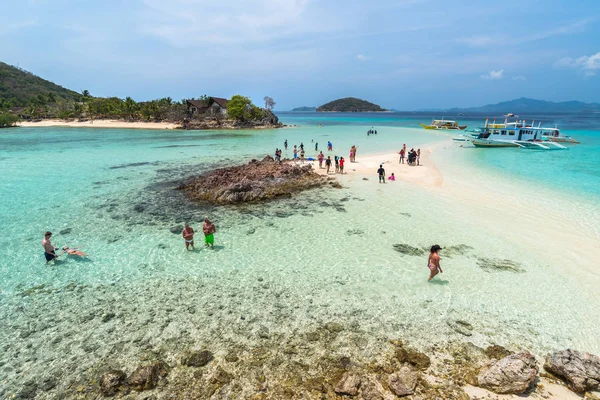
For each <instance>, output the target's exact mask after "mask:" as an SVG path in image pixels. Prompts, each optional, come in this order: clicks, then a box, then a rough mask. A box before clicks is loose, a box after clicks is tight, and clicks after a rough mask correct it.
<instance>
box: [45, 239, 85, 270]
mask: <svg viewBox="0 0 600 400" xmlns="http://www.w3.org/2000/svg"><path fill="white" fill-rule="evenodd" d="M51 238H52V232H50V231H48V232H46V233H45V234H44V239H42V247H43V248H44V257H45V258H46V264H48V263H49V262H50V261H52V260H56V259H58V257H60V256H62V255H63V254H66V255H68V256H79V257H87V254H85V253H84V252H83V251H81V250H80V249H79V248H70V247H68V246H63V248H62V251H63V252H62V253H60V254H56V252H57V251H58V250H59V249H58V247H54V245H52V241H51Z"/></svg>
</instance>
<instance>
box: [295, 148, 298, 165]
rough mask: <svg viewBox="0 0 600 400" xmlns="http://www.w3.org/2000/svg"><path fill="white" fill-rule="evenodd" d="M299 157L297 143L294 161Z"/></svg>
mask: <svg viewBox="0 0 600 400" xmlns="http://www.w3.org/2000/svg"><path fill="white" fill-rule="evenodd" d="M297 158H298V149H297V148H296V145H294V162H296V159H297Z"/></svg>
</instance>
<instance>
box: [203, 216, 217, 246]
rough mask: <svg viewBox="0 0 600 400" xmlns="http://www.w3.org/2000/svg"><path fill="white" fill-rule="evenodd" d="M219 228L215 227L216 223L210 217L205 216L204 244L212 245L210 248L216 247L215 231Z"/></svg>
mask: <svg viewBox="0 0 600 400" xmlns="http://www.w3.org/2000/svg"><path fill="white" fill-rule="evenodd" d="M216 231H217V229H216V228H215V224H213V223H212V222H210V221H209V219H208V217H204V225H202V232H204V245H205V246H206V247H208V246H210V248H211V249H212V248H214V244H215V236H214V234H215V232H216Z"/></svg>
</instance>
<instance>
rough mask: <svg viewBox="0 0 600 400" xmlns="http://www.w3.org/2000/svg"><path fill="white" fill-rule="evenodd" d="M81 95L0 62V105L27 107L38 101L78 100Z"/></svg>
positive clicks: (5, 106)
mask: <svg viewBox="0 0 600 400" xmlns="http://www.w3.org/2000/svg"><path fill="white" fill-rule="evenodd" d="M80 99H81V95H80V94H79V93H77V92H74V91H72V90H69V89H65V88H64V87H62V86H59V85H57V84H55V83H52V82H50V81H47V80H45V79H42V78H40V77H39V76H36V75H34V74H32V73H31V72H27V71H24V70H22V69H19V68H16V67H13V66H10V65H8V64H5V63H3V62H0V101H2V104H1V105H0V108H1V107H4V108H11V107H27V106H28V105H30V104H31V103H32V102H40V101H48V100H50V101H53V102H60V101H69V102H73V101H79V100H80Z"/></svg>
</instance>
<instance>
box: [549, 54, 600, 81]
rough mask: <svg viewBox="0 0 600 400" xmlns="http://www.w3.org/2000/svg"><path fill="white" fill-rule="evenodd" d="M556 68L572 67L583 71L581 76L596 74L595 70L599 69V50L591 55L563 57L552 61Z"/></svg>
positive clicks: (587, 76)
mask: <svg viewBox="0 0 600 400" xmlns="http://www.w3.org/2000/svg"><path fill="white" fill-rule="evenodd" d="M554 66H555V67H557V68H573V69H576V70H579V71H582V72H583V76H584V77H586V78H589V77H591V76H596V72H595V71H596V70H600V52H598V53H596V54H592V55H591V56H581V57H579V58H571V57H565V58H561V59H560V60H558V61H557V62H555V63H554Z"/></svg>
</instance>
